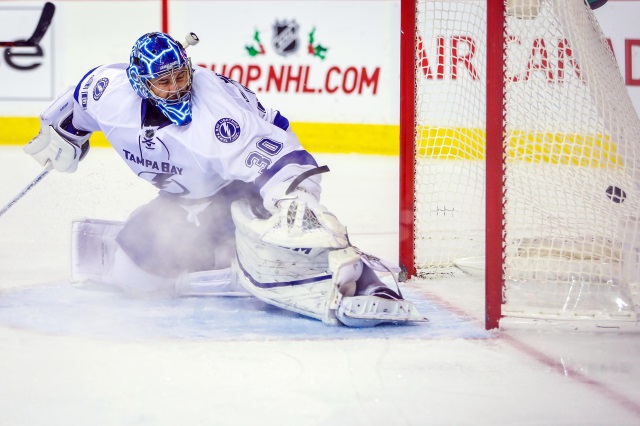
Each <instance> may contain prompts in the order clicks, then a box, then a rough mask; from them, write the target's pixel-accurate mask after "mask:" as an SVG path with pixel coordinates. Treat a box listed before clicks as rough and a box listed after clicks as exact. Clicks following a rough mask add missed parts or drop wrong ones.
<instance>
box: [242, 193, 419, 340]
mask: <svg viewBox="0 0 640 426" xmlns="http://www.w3.org/2000/svg"><path fill="white" fill-rule="evenodd" d="M231 210H232V214H233V219H234V223H235V225H236V249H237V259H236V261H235V262H234V264H233V266H232V267H233V268H235V269H237V273H238V281H239V282H240V284H241V285H242V286H243V287H244V288H245V289H246V290H247V291H248V292H249V293H251V294H253V295H254V296H255V297H257V298H258V299H260V300H262V301H264V302H266V303H268V304H271V305H274V306H277V307H279V308H282V309H286V310H289V311H293V312H297V313H300V314H303V315H306V316H309V317H311V318H315V319H319V320H321V321H323V322H325V323H327V324H340V323H342V324H345V325H348V326H356V327H364V326H374V325H377V324H381V323H384V322H407V321H423V320H424V318H423V317H422V316H421V315H420V314H419V313H418V311H417V309H416V308H415V306H414V305H413V304H412V303H411V302H408V301H405V300H403V299H402V298H401V297H399V296H398V298H397V299H394V300H389V299H388V298H385V297H378V296H375V295H366V296H365V295H359V296H354V295H355V294H356V289H357V284H356V283H357V281H358V279H359V278H360V277H361V275H362V272H363V269H365V266H364V265H365V264H366V265H369V264H372V266H377V263H376V262H371V261H368V260H366V259H364V258H363V253H362V252H360V251H359V250H357V249H356V248H354V247H352V246H349V247H346V248H341V249H331V248H292V247H291V246H289V245H287V246H286V247H283V246H280V245H273V244H271V243H268V242H265V241H264V240H263V239H262V236H263V235H262V233H261V232H260V227H259V226H255V224H256V221H258V220H259V219H257V218H256V217H255V215H253V213H252V212H251V210H250V208H249V206H248V204H246V203H242V202H240V203H234V204H233V205H232V209H231ZM365 256H366V255H365ZM384 269H385V270H387V271H389V269H388V268H384ZM368 272H370V274H373V275H375V274H374V273H373V271H372V270H368ZM375 284H376V285H377V286H378V287H381V286H384V284H383V283H382V282H380V281H379V282H376V283H375ZM365 302H366V303H365Z"/></svg>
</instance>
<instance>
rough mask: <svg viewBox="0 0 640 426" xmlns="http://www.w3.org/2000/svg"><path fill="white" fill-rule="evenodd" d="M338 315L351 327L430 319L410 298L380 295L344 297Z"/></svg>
mask: <svg viewBox="0 0 640 426" xmlns="http://www.w3.org/2000/svg"><path fill="white" fill-rule="evenodd" d="M336 317H337V318H338V320H339V321H340V322H341V323H343V324H344V325H346V326H349V327H374V326H376V325H379V324H386V323H407V322H428V321H429V320H428V319H427V318H426V317H423V316H422V315H421V314H420V312H418V309H417V308H416V306H415V305H414V304H413V303H411V302H409V301H408V300H404V299H388V298H386V297H378V296H353V297H343V298H342V301H341V302H340V306H339V307H338V310H337V312H336Z"/></svg>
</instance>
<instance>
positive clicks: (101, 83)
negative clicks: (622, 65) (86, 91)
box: [93, 77, 109, 101]
mask: <svg viewBox="0 0 640 426" xmlns="http://www.w3.org/2000/svg"><path fill="white" fill-rule="evenodd" d="M108 85H109V79H108V78H106V77H105V78H101V79H100V80H98V82H97V83H96V85H95V87H94V88H93V99H94V100H96V101H97V100H98V99H100V97H101V96H102V94H103V93H104V91H105V90H106V88H107V86H108Z"/></svg>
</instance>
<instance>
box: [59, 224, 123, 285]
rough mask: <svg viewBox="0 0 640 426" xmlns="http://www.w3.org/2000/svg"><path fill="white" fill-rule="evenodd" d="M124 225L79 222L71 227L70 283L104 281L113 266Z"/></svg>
mask: <svg viewBox="0 0 640 426" xmlns="http://www.w3.org/2000/svg"><path fill="white" fill-rule="evenodd" d="M122 225H123V223H122V222H114V221H107V220H98V219H83V220H77V221H74V222H73V223H72V226H71V282H72V283H86V282H98V283H99V282H102V281H103V280H104V275H105V273H107V272H108V271H110V270H111V268H112V267H113V259H114V254H115V251H116V248H117V247H118V243H117V242H116V236H117V235H118V232H120V229H122Z"/></svg>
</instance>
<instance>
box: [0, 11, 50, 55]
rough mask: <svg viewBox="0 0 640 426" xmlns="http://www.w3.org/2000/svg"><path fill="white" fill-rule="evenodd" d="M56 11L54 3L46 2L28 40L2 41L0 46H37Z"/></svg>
mask: <svg viewBox="0 0 640 426" xmlns="http://www.w3.org/2000/svg"><path fill="white" fill-rule="evenodd" d="M55 11H56V7H55V5H54V4H53V3H50V2H46V3H45V4H44V8H43V9H42V14H41V15H40V20H39V21H38V24H37V25H36V29H35V30H34V31H33V34H31V37H29V39H28V40H16V41H0V47H23V46H36V45H37V44H38V43H40V40H42V37H44V35H45V33H46V32H47V29H49V25H50V24H51V20H52V19H53V14H54V13H55Z"/></svg>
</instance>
